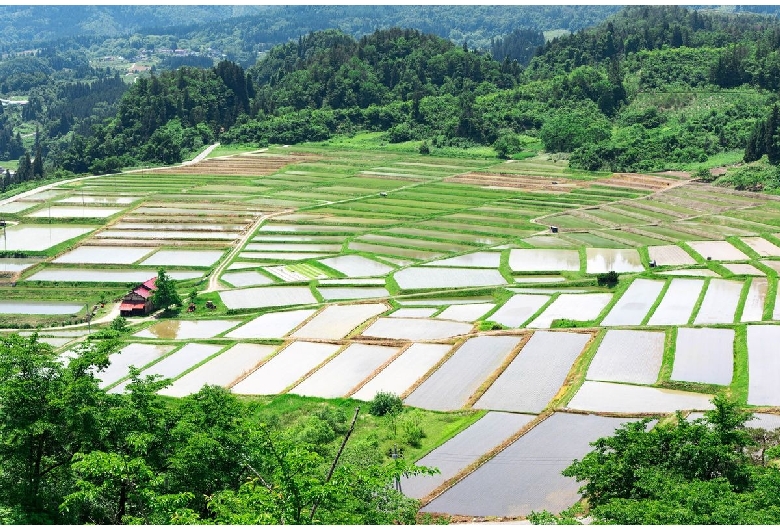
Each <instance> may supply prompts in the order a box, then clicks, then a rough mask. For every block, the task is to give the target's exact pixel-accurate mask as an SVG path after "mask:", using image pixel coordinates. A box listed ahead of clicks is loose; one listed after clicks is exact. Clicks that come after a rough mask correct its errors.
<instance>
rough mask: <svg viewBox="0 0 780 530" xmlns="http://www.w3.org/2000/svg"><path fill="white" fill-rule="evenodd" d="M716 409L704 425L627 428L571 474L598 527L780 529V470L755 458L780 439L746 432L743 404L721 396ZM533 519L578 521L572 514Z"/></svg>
mask: <svg viewBox="0 0 780 530" xmlns="http://www.w3.org/2000/svg"><path fill="white" fill-rule="evenodd" d="M713 404H714V405H715V408H714V409H713V410H711V411H708V412H706V413H705V418H704V419H700V420H695V421H691V422H689V421H687V420H686V419H685V418H683V417H682V416H681V415H680V414H678V416H677V418H676V422H674V423H671V424H665V425H658V426H655V427H654V428H652V429H648V427H649V424H650V422H651V420H649V419H646V420H642V421H640V422H635V423H630V424H627V425H625V426H624V427H622V428H620V429H618V430H617V431H615V434H614V435H613V436H610V437H606V438H601V439H599V440H598V441H596V442H595V443H594V444H593V445H594V450H593V451H591V452H590V453H588V454H587V455H586V456H585V457H584V458H583V459H582V460H580V461H575V462H574V463H573V464H572V465H571V466H569V467H568V468H566V469H565V470H564V472H563V474H564V475H565V476H570V477H575V478H576V479H577V480H578V481H584V482H585V484H584V485H583V486H582V488H581V489H580V492H581V493H583V494H584V496H585V499H586V500H587V502H588V505H589V506H590V508H591V510H590V514H589V515H590V516H592V517H593V520H594V522H596V523H608V524H778V523H780V470H778V469H777V468H775V467H764V466H762V465H755V464H754V463H753V461H752V458H751V457H752V456H754V454H755V453H756V452H757V451H763V453H766V452H767V446H768V445H769V444H771V441H772V440H773V438H772V437H771V436H767V435H765V434H764V433H762V432H759V431H755V430H754V431H749V430H747V429H745V422H746V421H747V420H749V419H750V418H751V416H752V415H751V414H750V413H747V412H745V411H743V410H741V409H740V407H739V406H738V405H737V404H736V402H734V401H732V400H730V399H728V398H726V397H724V396H716V397H715V398H714V399H713ZM769 453H770V454H772V452H771V451H769ZM760 461H763V458H762V459H760V460H759V462H760ZM533 520H534V521H535V522H543V523H550V522H566V523H571V522H572V521H573V520H572V518H571V511H569V512H568V513H567V514H564V517H563V518H556V517H554V516H552V515H551V514H548V513H542V514H534V517H533Z"/></svg>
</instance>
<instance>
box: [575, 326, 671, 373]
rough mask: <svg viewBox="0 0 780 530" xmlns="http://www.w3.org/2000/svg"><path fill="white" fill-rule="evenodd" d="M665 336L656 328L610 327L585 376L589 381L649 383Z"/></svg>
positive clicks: (657, 370) (659, 360) (659, 366)
mask: <svg viewBox="0 0 780 530" xmlns="http://www.w3.org/2000/svg"><path fill="white" fill-rule="evenodd" d="M681 331H682V330H681ZM664 339H665V335H664V333H662V332H657V331H635V330H618V329H612V330H609V331H607V333H606V335H605V336H604V340H602V342H601V344H600V345H599V348H598V350H597V351H596V356H595V357H594V358H593V361H591V363H590V367H589V368H588V373H587V375H586V377H587V378H588V379H589V380H592V381H612V382H616V383H638V384H645V385H652V384H654V383H655V381H656V379H658V372H659V371H660V369H661V362H662V361H663V357H664Z"/></svg>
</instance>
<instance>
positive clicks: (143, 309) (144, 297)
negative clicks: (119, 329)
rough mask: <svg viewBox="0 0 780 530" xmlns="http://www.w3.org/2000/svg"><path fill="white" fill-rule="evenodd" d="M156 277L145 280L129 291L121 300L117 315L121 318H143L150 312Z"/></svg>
mask: <svg viewBox="0 0 780 530" xmlns="http://www.w3.org/2000/svg"><path fill="white" fill-rule="evenodd" d="M156 281H157V276H155V277H154V278H151V279H149V280H146V281H145V282H144V283H142V284H141V285H139V286H138V287H136V288H135V289H133V290H132V291H130V292H129V293H127V294H126V295H125V297H124V298H122V303H121V304H120V305H119V314H120V315H121V316H123V317H135V316H144V315H148V314H149V313H151V312H152V309H154V308H153V307H152V294H153V293H154V291H155V289H156V288H157V287H156V285H155V282H156Z"/></svg>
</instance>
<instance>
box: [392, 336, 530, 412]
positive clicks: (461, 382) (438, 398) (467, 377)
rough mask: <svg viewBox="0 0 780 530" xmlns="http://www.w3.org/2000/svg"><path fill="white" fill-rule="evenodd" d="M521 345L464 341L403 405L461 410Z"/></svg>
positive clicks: (501, 339) (503, 340)
mask: <svg viewBox="0 0 780 530" xmlns="http://www.w3.org/2000/svg"><path fill="white" fill-rule="evenodd" d="M520 341H521V337H474V338H471V339H469V340H467V341H466V342H464V343H463V344H462V345H461V346H460V347H459V348H458V349H457V350H456V351H455V353H453V355H452V356H451V357H450V358H448V359H447V361H446V362H445V363H444V364H443V365H442V366H441V368H439V369H438V370H437V371H436V372H435V373H434V374H432V375H431V377H429V378H428V379H426V380H425V381H424V382H423V383H422V384H421V385H420V386H419V387H417V389H416V390H415V391H414V392H412V393H411V394H410V395H409V397H407V398H406V399H405V400H404V403H406V404H407V405H412V406H413V407H421V408H425V409H429V410H456V409H460V408H462V407H464V406H465V405H466V403H467V401H468V400H469V398H470V397H471V396H472V394H473V393H474V392H476V391H477V389H479V387H480V385H482V384H483V383H484V382H485V380H486V379H487V378H488V376H490V374H491V373H493V371H495V370H496V369H497V368H498V367H499V366H500V365H501V363H502V361H504V359H506V357H507V356H508V355H509V354H510V352H511V351H512V350H513V349H514V348H515V347H516V346H517V345H518V344H520Z"/></svg>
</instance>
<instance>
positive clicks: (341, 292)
mask: <svg viewBox="0 0 780 530" xmlns="http://www.w3.org/2000/svg"><path fill="white" fill-rule="evenodd" d="M317 290H318V291H319V293H320V295H322V297H323V298H324V299H325V300H328V301H330V300H359V299H368V298H387V297H388V296H390V293H388V292H387V289H385V288H384V287H318V288H317Z"/></svg>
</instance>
